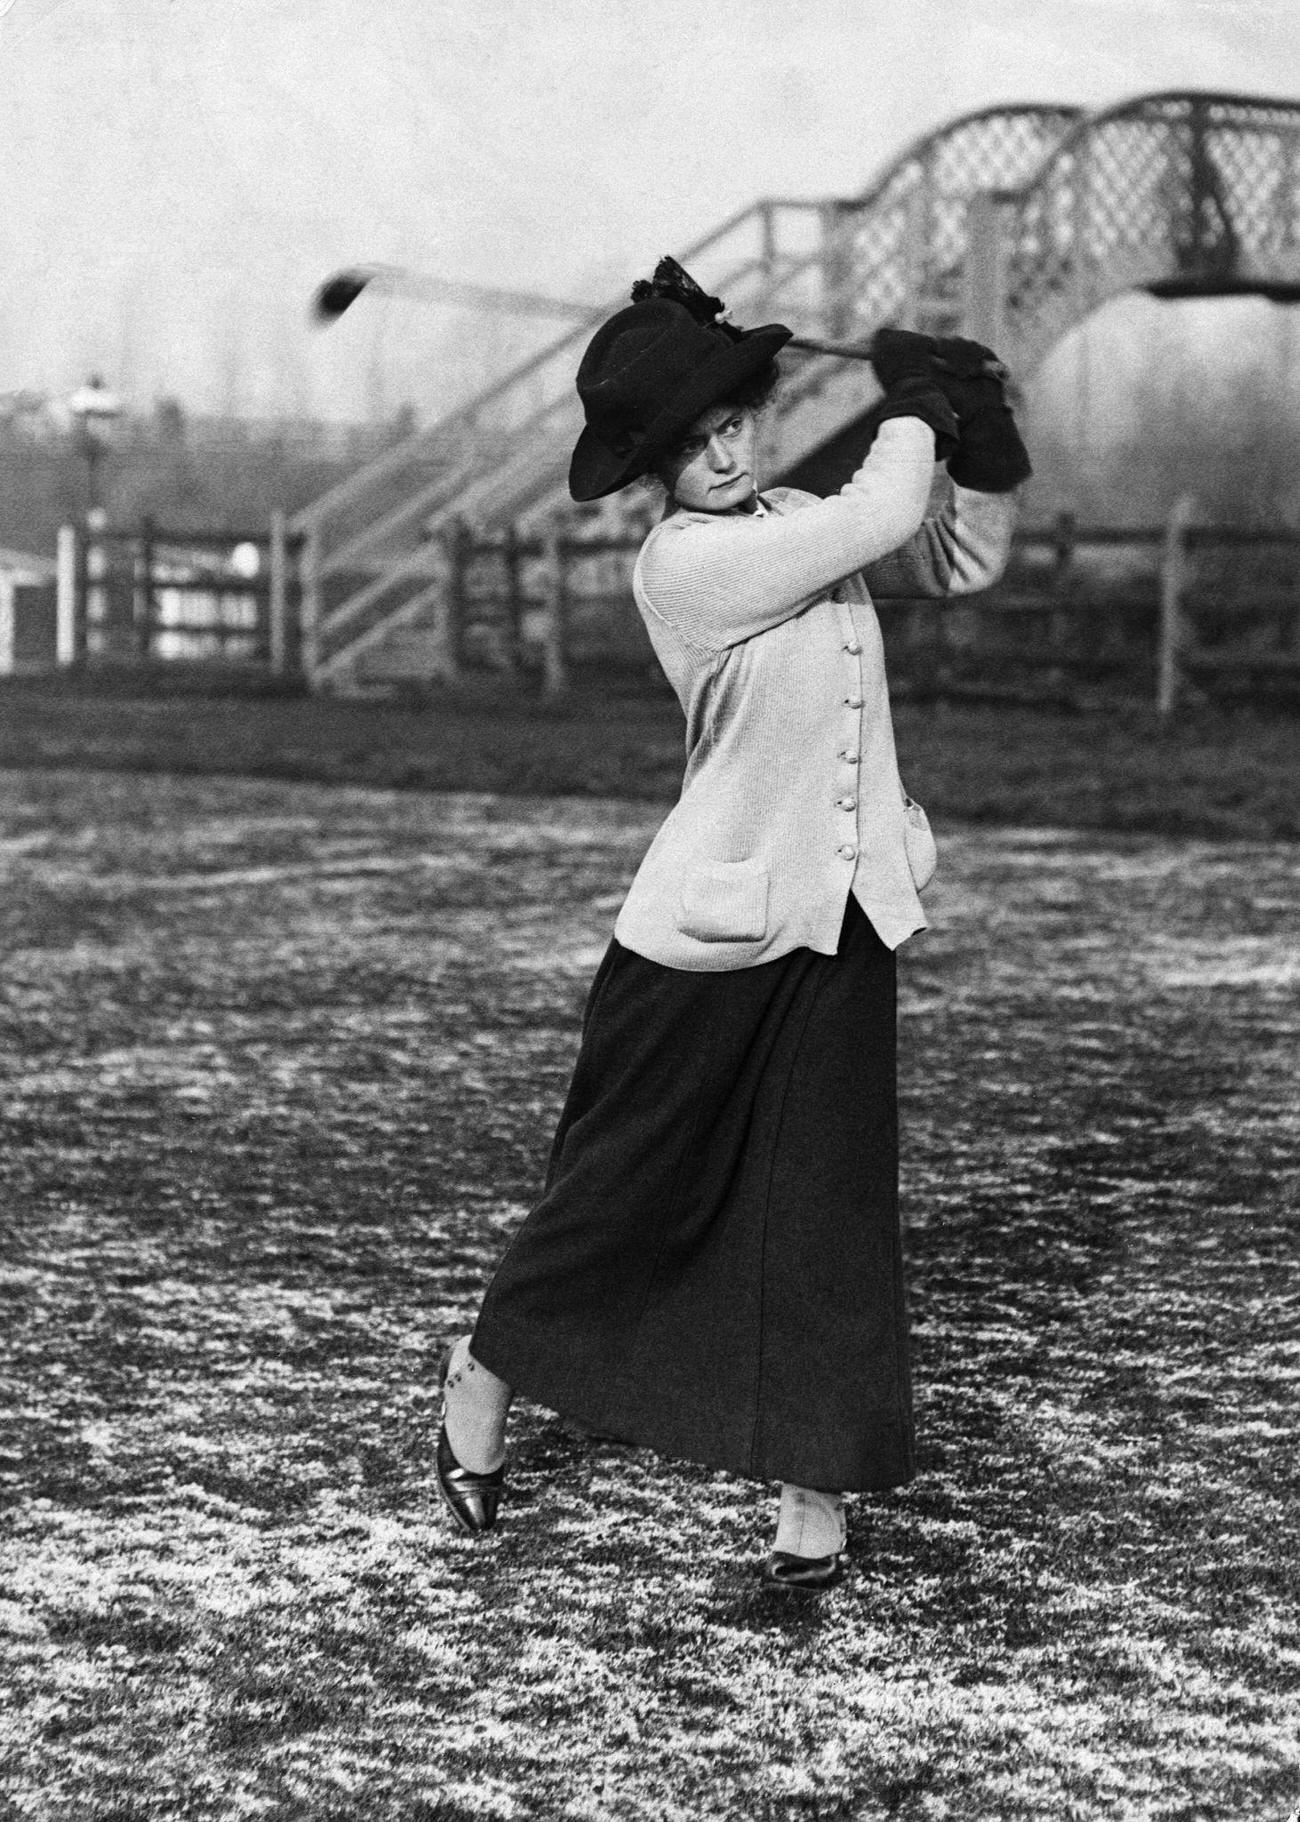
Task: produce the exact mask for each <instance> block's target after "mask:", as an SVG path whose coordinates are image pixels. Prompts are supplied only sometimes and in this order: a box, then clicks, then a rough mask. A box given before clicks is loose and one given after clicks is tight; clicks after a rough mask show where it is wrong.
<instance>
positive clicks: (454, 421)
mask: <svg viewBox="0 0 1300 1822" xmlns="http://www.w3.org/2000/svg"><path fill="white" fill-rule="evenodd" d="M821 207H822V205H821V204H820V203H815V202H805V201H800V200H785V199H770V200H769V199H768V198H766V197H764V198H760V200H759V201H757V202H753V203H750V204H749V205H748V207H746V208H744V209H739V210H737V211H736V213H735V214H734V215H730V216H728V217H727V219H726V220H725V221H724V222H722V223H720V224H719V226H718V227H716V228H714V229H712V230H711V231H710V232H709V233H708V234H706V235H704V236H703V237H702V238H701V239H700V240H697V241H693V242H692V243H691V245H690V246H688V247H687V248H686V250H685V251H684V253H683V254H682V255H681V258H682V259H683V260H690V259H698V258H699V256H700V255H701V254H702V253H707V252H708V250H709V248H710V247H713V246H716V244H717V243H718V242H719V241H721V240H725V239H726V237H727V236H728V235H729V234H734V233H735V231H736V229H737V228H740V227H743V226H744V225H745V223H746V222H748V221H749V220H751V219H753V220H755V221H759V220H761V219H762V218H763V216H764V215H765V214H766V213H767V211H768V210H769V209H773V208H781V209H807V210H819V209H820V208H821ZM626 302H627V296H626V293H620V294H619V295H618V296H617V297H615V298H612V299H611V300H609V301H608V302H607V303H605V304H602V305H598V306H593V308H592V313H591V316H590V318H589V319H587V320H585V321H582V322H578V323H576V324H575V325H574V326H573V327H572V328H570V329H567V330H565V332H564V334H563V335H560V336H558V337H557V338H556V339H555V340H554V341H551V342H548V343H547V345H546V346H545V347H544V348H541V349H539V350H538V352H537V353H536V354H534V355H530V356H529V357H528V358H527V359H526V360H524V361H523V362H521V363H520V364H519V365H518V366H517V367H512V368H511V370H510V371H509V373H506V374H503V375H502V377H501V378H500V379H499V380H496V381H494V382H493V384H492V385H490V386H488V387H486V388H485V389H484V390H483V391H482V392H477V393H475V394H474V396H473V398H470V399H466V400H465V401H464V402H463V403H462V404H460V405H456V406H453V408H452V409H451V410H450V411H449V412H446V413H444V415H443V416H442V417H440V418H439V419H437V421H436V422H435V423H433V424H429V425H426V426H425V427H424V428H423V429H420V430H416V431H414V432H412V434H411V435H410V436H409V437H405V438H403V440H402V441H401V442H400V443H395V444H394V445H393V447H392V448H391V449H388V450H385V451H384V452H383V453H382V454H381V455H379V456H377V457H376V458H375V460H374V461H372V462H369V463H367V464H366V466H365V467H364V468H363V469H361V470H360V471H359V472H358V473H357V474H355V475H350V476H349V477H348V479H347V480H345V481H340V482H339V483H338V485H337V486H336V487H332V488H331V489H330V490H329V492H328V493H324V494H321V495H320V497H319V498H318V499H316V500H313V501H311V502H310V503H309V504H308V505H307V506H304V507H302V508H301V509H300V510H299V511H298V512H296V513H295V514H294V515H293V517H292V519H291V520H290V529H291V530H292V531H294V532H306V531H310V530H311V529H312V528H313V527H314V526H315V525H316V524H317V523H318V522H319V521H320V520H321V519H323V518H328V517H330V516H331V515H332V514H333V513H334V512H336V511H337V510H338V509H339V508H340V507H342V506H345V505H347V504H348V503H349V501H351V500H353V499H356V498H358V497H359V496H360V495H361V494H363V493H364V492H365V491H366V489H367V488H368V487H369V486H370V485H371V484H372V483H373V482H375V481H377V480H379V479H381V478H382V477H383V476H384V475H387V474H391V473H392V472H393V471H394V470H396V469H400V468H402V467H403V466H404V465H405V464H406V463H407V462H409V461H411V460H413V459H417V458H418V455H419V451H420V450H421V449H422V448H423V447H424V446H426V445H427V444H430V443H432V442H434V441H435V439H438V438H441V437H445V436H446V435H447V434H448V433H449V432H451V431H453V430H455V429H456V428H457V427H459V426H461V425H466V424H471V423H472V422H473V420H474V419H475V418H476V417H477V416H478V415H479V413H480V412H481V411H482V410H483V409H484V408H485V407H486V406H489V405H492V404H494V403H495V402H496V401H497V400H498V399H500V398H503V397H504V396H505V395H506V394H507V393H509V392H511V391H513V390H514V388H515V387H516V386H518V385H519V383H520V382H521V381H522V380H526V379H528V378H529V377H530V376H531V375H532V374H534V373H536V372H538V371H539V370H540V369H541V368H543V367H545V366H546V365H547V364H548V363H549V362H550V361H552V360H554V358H555V357H556V355H557V354H561V353H563V351H564V350H565V349H566V348H571V347H573V346H574V344H575V343H577V342H580V341H582V340H584V339H585V338H586V337H587V336H589V335H590V333H591V328H592V324H593V323H596V322H599V321H601V320H603V318H605V317H606V316H609V315H611V314H612V313H613V312H614V311H615V310H618V309H621V307H622V306H623V305H624V304H625V303H626Z"/></svg>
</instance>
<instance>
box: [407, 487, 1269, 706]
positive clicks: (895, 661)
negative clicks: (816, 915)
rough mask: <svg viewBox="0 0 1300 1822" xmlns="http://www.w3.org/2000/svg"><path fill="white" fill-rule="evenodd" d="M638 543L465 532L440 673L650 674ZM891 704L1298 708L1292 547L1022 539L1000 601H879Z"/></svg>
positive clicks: (1182, 533)
mask: <svg viewBox="0 0 1300 1822" xmlns="http://www.w3.org/2000/svg"><path fill="white" fill-rule="evenodd" d="M639 543H640V539H639V538H637V539H636V540H635V541H629V540H623V539H610V538H596V539H587V540H584V539H583V538H581V537H580V536H574V535H572V534H571V533H566V534H561V533H560V532H558V531H557V532H556V533H555V534H554V535H553V536H551V537H550V538H546V539H536V538H534V539H521V538H520V537H518V536H517V535H516V534H514V533H513V532H508V533H506V534H505V535H502V536H491V537H489V536H476V535H475V534H474V533H472V532H471V531H470V530H469V529H468V528H466V527H460V528H459V529H458V530H457V532H456V534H455V536H454V537H453V539H452V540H450V542H449V547H448V575H449V581H448V587H447V593H446V602H447V611H446V616H445V621H444V624H443V630H442V642H441V646H440V649H439V653H438V666H437V668H438V671H439V674H441V675H443V676H444V677H447V678H454V677H455V676H457V675H458V674H459V673H460V672H461V671H462V670H464V669H469V668H480V667H491V668H495V669H498V670H503V671H515V672H519V673H524V674H529V673H531V674H533V675H534V676H537V677H538V678H539V679H540V682H541V686H542V688H543V689H544V690H547V691H552V692H553V691H557V690H562V689H564V688H565V687H566V686H567V684H568V683H569V681H570V680H571V677H572V675H573V673H574V672H575V671H580V670H584V669H588V668H590V669H601V670H607V669H611V668H621V669H624V670H627V671H630V672H633V673H637V674H640V675H642V676H647V677H657V676H658V675H659V672H658V666H657V664H656V663H655V659H654V655H653V652H652V651H651V648H650V644H649V641H648V639H647V638H646V635H645V633H644V631H643V629H642V627H641V623H640V618H639V616H638V614H637V612H636V609H635V606H634V604H633V601H632V589H631V571H632V565H633V562H634V561H635V557H636V551H637V549H638V547H639ZM879 612H880V619H881V624H882V627H883V630H884V637H885V644H886V650H887V654H888V661H889V674H890V682H891V686H892V687H893V688H894V689H895V691H896V692H897V693H898V694H900V695H952V696H971V697H976V696H991V697H998V696H1001V697H1013V698H1023V699H1025V700H1051V699H1069V698H1072V697H1078V696H1079V695H1080V694H1081V693H1086V692H1087V691H1088V690H1089V689H1092V688H1099V689H1102V690H1104V691H1109V692H1113V693H1120V694H1124V695H1127V696H1130V697H1131V696H1140V697H1143V698H1145V699H1146V700H1149V701H1154V702H1155V704H1156V706H1157V707H1158V708H1159V710H1160V712H1161V713H1162V714H1168V713H1170V712H1172V710H1173V709H1174V708H1175V707H1176V706H1177V704H1178V703H1179V702H1180V701H1185V700H1195V699H1197V698H1198V697H1201V696H1205V695H1208V694H1215V695H1220V694H1223V693H1225V692H1226V691H1229V690H1230V691H1233V692H1235V693H1238V694H1241V693H1246V694H1251V695H1261V694H1273V695H1277V694H1289V695H1295V694H1300V532H1293V531H1288V530H1269V531H1254V530H1242V529H1237V528H1232V527H1214V526H1198V525H1196V524H1195V523H1194V522H1193V507H1192V503H1191V501H1190V500H1186V499H1185V500H1182V501H1180V502H1179V503H1178V505H1177V506H1176V507H1175V509H1174V511H1173V512H1172V513H1171V514H1170V517H1169V519H1168V521H1167V522H1166V523H1165V524H1164V525H1157V526H1147V527H1133V528H1117V527H1106V526H1087V525H1080V524H1078V523H1077V522H1076V521H1075V520H1074V519H1073V518H1072V517H1071V516H1069V515H1062V516H1061V517H1060V518H1059V519H1057V520H1055V521H1054V522H1052V523H1051V524H1048V525H1042V526H1025V527H1022V528H1019V529H1018V530H1017V531H1016V533H1015V537H1014V543H1013V550H1012V556H1011V561H1010V563H1009V565H1008V569H1007V573H1006V575H1005V577H1004V578H1003V579H1002V580H1001V581H1000V582H999V584H998V585H997V587H995V588H993V589H989V590H987V591H985V592H983V593H981V594H978V595H973V596H970V597H968V598H959V599H953V600H944V601H923V600H914V601H885V602H881V603H880V604H879Z"/></svg>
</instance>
